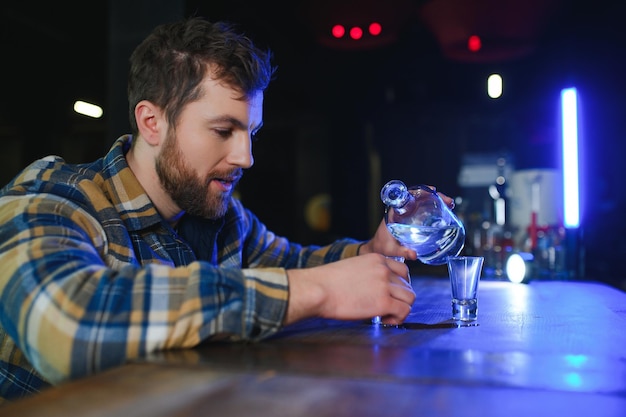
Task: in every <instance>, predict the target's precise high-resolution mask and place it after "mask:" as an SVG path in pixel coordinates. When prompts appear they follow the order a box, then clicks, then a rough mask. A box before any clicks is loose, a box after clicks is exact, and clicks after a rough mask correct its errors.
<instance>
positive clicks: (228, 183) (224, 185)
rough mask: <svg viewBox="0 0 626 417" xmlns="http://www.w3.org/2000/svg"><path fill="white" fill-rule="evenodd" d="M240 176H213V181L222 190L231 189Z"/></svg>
mask: <svg viewBox="0 0 626 417" xmlns="http://www.w3.org/2000/svg"><path fill="white" fill-rule="evenodd" d="M239 178H240V177H239V176H236V177H228V178H213V179H212V180H211V182H212V183H215V184H216V185H217V186H218V187H219V188H220V189H221V190H222V191H230V190H232V188H233V187H234V186H235V184H236V183H237V181H239Z"/></svg>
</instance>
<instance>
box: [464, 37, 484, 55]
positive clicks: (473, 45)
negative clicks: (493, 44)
mask: <svg viewBox="0 0 626 417" xmlns="http://www.w3.org/2000/svg"><path fill="white" fill-rule="evenodd" d="M482 46H483V44H482V42H481V40H480V37H479V36H477V35H472V36H470V37H469V39H468V40H467V49H469V50H470V51H472V52H478V51H480V48H481V47H482Z"/></svg>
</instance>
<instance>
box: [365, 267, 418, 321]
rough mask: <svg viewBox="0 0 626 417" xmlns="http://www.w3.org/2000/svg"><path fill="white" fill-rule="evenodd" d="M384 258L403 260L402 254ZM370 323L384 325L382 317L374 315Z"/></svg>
mask: <svg viewBox="0 0 626 417" xmlns="http://www.w3.org/2000/svg"><path fill="white" fill-rule="evenodd" d="M385 258H387V259H393V260H394V261H398V262H404V257H403V256H385ZM410 279H411V276H409V282H411V281H410ZM372 324H377V325H380V326H384V324H383V320H382V317H380V316H374V317H373V318H372Z"/></svg>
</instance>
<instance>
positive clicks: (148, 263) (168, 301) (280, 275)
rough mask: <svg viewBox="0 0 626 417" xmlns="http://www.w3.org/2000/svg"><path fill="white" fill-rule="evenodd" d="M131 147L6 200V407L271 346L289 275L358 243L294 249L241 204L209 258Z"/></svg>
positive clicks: (52, 167) (6, 194)
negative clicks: (218, 349)
mask: <svg viewBox="0 0 626 417" xmlns="http://www.w3.org/2000/svg"><path fill="white" fill-rule="evenodd" d="M131 140H132V139H131V137H130V136H122V137H120V138H119V139H118V140H117V141H116V142H115V144H114V145H113V146H112V148H111V150H110V151H109V152H108V153H107V155H106V156H105V157H104V158H101V159H99V160H97V161H95V162H93V163H89V164H78V165H72V164H67V163H65V162H64V161H63V160H62V159H61V158H59V157H46V158H43V159H41V160H38V161H36V162H34V163H33V164H31V165H30V166H29V167H27V168H26V169H25V170H24V171H22V172H21V173H20V174H19V175H18V176H17V177H16V178H15V179H14V180H13V181H11V182H10V183H9V184H8V185H6V186H5V187H4V188H3V189H2V190H1V191H0V265H1V268H0V401H2V399H11V398H17V397H20V396H24V395H28V394H30V393H34V392H37V391H39V390H40V389H42V388H44V387H46V386H49V385H51V384H57V383H59V382H62V381H66V380H70V379H76V378H79V377H82V376H85V375H88V374H92V373H95V372H98V371H101V370H104V369H106V368H109V367H112V366H116V365H120V364H123V363H124V362H126V361H128V360H130V359H133V358H139V357H141V356H144V355H146V354H149V353H150V352H153V351H157V350H162V349H169V348H190V347H193V346H196V345H197V344H199V343H200V342H201V341H204V340H209V339H211V338H220V339H221V340H223V339H224V338H226V339H229V340H232V341H237V340H252V341H254V340H261V339H263V338H266V337H268V336H270V335H272V334H274V333H276V332H277V331H278V330H279V329H280V328H281V323H282V321H283V318H284V315H285V312H286V308H287V300H288V291H289V288H288V281H287V275H286V272H285V268H299V267H311V266H316V265H320V264H323V263H327V262H332V261H335V260H338V259H340V258H343V257H348V256H355V255H356V254H357V248H358V244H359V242H356V241H354V240H351V239H344V240H339V241H337V242H335V243H333V244H331V245H328V246H324V247H318V246H308V247H306V246H300V245H297V244H294V243H290V242H289V241H288V240H287V239H285V238H283V237H279V236H276V235H275V234H273V233H272V232H270V231H269V230H267V228H266V227H265V226H264V225H263V224H262V223H261V222H260V221H259V219H258V218H257V217H256V216H254V215H253V214H252V213H251V212H250V211H248V210H247V209H245V208H244V207H243V206H242V204H241V203H240V202H239V201H238V200H236V199H232V201H231V203H230V207H229V210H228V212H227V214H226V216H225V218H224V219H223V220H224V222H223V224H221V226H220V229H219V230H218V231H215V230H213V231H211V230H207V233H213V234H216V242H217V245H216V248H217V250H216V256H213V257H212V258H211V257H208V259H213V262H211V261H203V260H199V259H206V258H207V257H206V256H200V255H202V254H197V253H194V250H193V249H192V248H191V247H190V245H189V244H188V242H186V241H185V240H184V239H182V238H181V237H180V236H179V235H178V234H177V233H176V231H175V230H173V229H172V228H171V227H170V225H169V224H168V223H167V222H166V221H164V219H163V218H162V217H161V216H160V215H159V213H158V212H157V210H156V208H155V207H154V205H153V204H152V202H151V201H150V199H149V198H148V196H147V195H146V194H145V192H144V190H143V188H142V187H141V185H140V184H139V182H138V181H137V179H136V177H135V176H134V174H133V173H132V171H131V170H130V168H129V167H128V164H127V162H126V159H125V153H126V152H127V150H128V148H129V146H130V141H131ZM208 227H209V226H207V228H208ZM200 232H203V231H202V230H201V231H200Z"/></svg>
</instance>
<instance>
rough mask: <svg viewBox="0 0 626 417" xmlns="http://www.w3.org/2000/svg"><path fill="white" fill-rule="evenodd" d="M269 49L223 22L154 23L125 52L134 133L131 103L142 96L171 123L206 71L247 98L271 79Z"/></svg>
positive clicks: (192, 96)
mask: <svg viewBox="0 0 626 417" xmlns="http://www.w3.org/2000/svg"><path fill="white" fill-rule="evenodd" d="M271 59H272V53H271V51H269V50H263V49H260V48H257V47H256V46H255V45H254V44H253V43H252V41H251V40H250V39H249V38H247V37H246V36H245V35H244V34H242V33H239V32H237V31H236V30H235V29H234V26H233V25H231V24H229V23H226V22H216V23H211V22H209V21H207V20H205V19H203V18H200V17H192V18H187V19H185V20H182V21H179V22H175V23H168V24H163V25H160V26H158V27H157V28H156V29H155V30H154V31H153V32H152V33H151V34H150V35H149V36H148V37H147V38H146V39H145V40H144V41H143V42H142V43H141V44H139V46H138V47H137V48H136V49H135V50H134V52H133V53H132V55H131V57H130V74H129V78H128V101H129V119H130V125H131V130H132V133H133V135H137V134H138V128H137V121H136V120H135V106H136V105H137V103H139V102H140V101H142V100H148V101H150V102H152V103H154V104H156V105H157V106H159V107H160V108H162V109H163V110H164V112H165V114H166V117H167V120H168V123H169V124H170V125H171V126H176V121H177V120H178V117H179V115H180V113H181V111H182V110H183V108H184V107H185V105H187V104H188V103H190V102H192V101H195V100H198V99H199V98H200V97H201V94H202V91H201V89H200V82H201V81H202V80H203V78H204V76H205V75H206V72H207V71H209V70H210V71H211V75H212V76H213V77H215V79H217V80H220V81H222V82H224V83H225V84H226V85H228V86H230V87H231V88H233V89H235V90H237V91H240V92H241V97H240V99H242V100H243V99H247V98H249V97H251V96H252V95H253V94H254V93H256V92H258V91H264V90H265V89H266V88H267V86H268V85H269V83H270V81H271V79H272V78H273V75H274V72H275V69H276V68H275V67H273V66H272V64H271Z"/></svg>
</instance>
